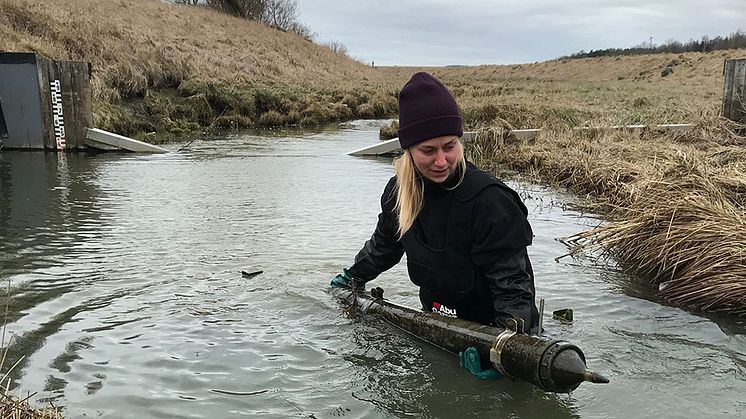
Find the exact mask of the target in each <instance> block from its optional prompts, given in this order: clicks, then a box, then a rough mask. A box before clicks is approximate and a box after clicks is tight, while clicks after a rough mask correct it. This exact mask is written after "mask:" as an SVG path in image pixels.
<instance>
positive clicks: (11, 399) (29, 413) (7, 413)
mask: <svg viewBox="0 0 746 419" xmlns="http://www.w3.org/2000/svg"><path fill="white" fill-rule="evenodd" d="M0 396H1V397H0V418H3V419H63V416H62V415H61V414H60V413H59V411H58V410H57V408H55V407H53V406H50V407H46V408H43V409H37V408H34V407H32V406H31V405H29V404H28V398H25V399H21V398H18V397H16V396H13V395H11V394H9V393H8V392H7V391H5V392H3V393H1V394H0Z"/></svg>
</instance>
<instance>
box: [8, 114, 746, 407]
mask: <svg viewBox="0 0 746 419" xmlns="http://www.w3.org/2000/svg"><path fill="white" fill-rule="evenodd" d="M377 126H378V124H376V123H374V122H359V123H351V124H346V125H343V126H341V127H335V128H333V129H332V128H330V129H326V130H323V131H320V132H290V131H288V132H276V133H253V134H252V133H247V134H240V135H239V134H230V135H227V136H223V137H219V138H205V139H202V140H200V141H196V142H195V143H193V144H191V145H190V146H189V147H188V148H187V149H186V150H184V151H180V152H173V153H169V154H166V155H159V156H135V155H126V154H125V155H115V154H101V155H66V156H62V157H57V156H56V155H54V154H44V153H15V152H9V151H7V150H6V151H2V152H1V153H0V187H1V188H2V195H1V196H0V199H1V201H0V263H1V265H0V282H1V283H2V284H4V287H3V288H7V291H5V292H3V295H6V294H9V298H6V300H7V301H8V319H7V332H6V334H5V343H4V346H6V347H8V348H9V352H8V357H7V359H6V360H5V366H4V367H3V370H4V371H5V370H7V369H8V367H10V366H11V365H13V364H14V363H16V361H19V360H20V361H19V362H18V365H17V366H16V367H15V369H14V370H13V371H12V372H11V374H10V375H11V377H13V380H14V383H15V385H16V389H15V391H17V392H23V393H26V392H36V395H35V396H33V397H32V400H33V401H34V402H35V403H39V404H43V403H44V402H46V401H49V400H53V401H54V403H55V404H56V405H59V406H61V407H62V408H63V409H64V413H65V414H66V415H67V416H68V417H83V416H85V417H99V416H101V417H116V418H120V417H127V418H130V417H131V418H143V417H154V418H201V417H241V416H247V415H254V416H258V417H278V418H280V417H316V418H321V417H408V416H413V417H520V418H546V417H552V418H555V417H587V418H622V417H734V416H738V415H744V414H746V396H745V394H746V326H744V324H743V322H740V321H738V320H736V319H733V318H727V317H725V318H724V317H712V316H711V317H704V316H701V315H698V314H696V313H689V312H687V311H684V310H681V309H678V308H675V307H670V306H668V305H666V304H665V303H662V302H660V301H657V300H656V299H655V297H654V296H653V295H651V294H650V293H649V292H648V291H647V288H646V287H645V286H642V285H637V284H636V281H635V279H634V278H630V277H628V276H625V275H624V274H622V273H620V272H619V271H618V270H617V269H616V268H615V267H614V266H610V265H609V264H608V263H601V262H600V261H598V260H597V259H596V258H595V257H594V255H585V256H582V257H576V258H572V257H564V258H560V259H559V260H558V261H557V260H556V258H558V257H560V256H562V255H563V254H565V253H566V252H567V249H566V248H565V247H564V245H562V244H561V243H560V242H558V241H557V240H555V239H556V238H557V237H563V236H567V235H570V234H573V233H576V232H579V231H581V230H583V229H585V228H588V227H589V226H592V225H595V224H596V223H598V221H597V220H596V219H594V218H593V217H590V216H587V215H583V214H579V213H577V212H574V211H571V210H568V209H567V204H568V203H569V202H570V201H571V197H569V196H566V195H563V194H562V193H561V192H558V191H555V190H548V189H545V188H542V187H540V186H537V185H533V184H530V183H524V182H518V181H515V180H510V181H509V183H510V184H512V185H513V186H514V187H515V188H516V189H518V190H519V191H521V194H522V195H523V197H524V199H525V200H526V204H527V206H528V208H529V210H530V212H531V215H530V216H531V222H532V225H533V227H534V231H535V234H536V239H535V242H534V245H533V246H532V247H531V248H530V255H531V258H532V261H533V264H534V269H535V271H536V277H537V292H538V294H539V296H540V297H543V298H544V299H546V307H547V312H551V311H552V310H556V309H559V308H565V307H571V308H573V309H574V310H575V321H574V322H573V323H571V324H560V323H559V322H557V321H553V320H552V319H551V317H550V316H546V317H545V327H546V328H547V329H548V330H549V333H550V334H552V335H554V336H557V337H562V338H565V339H567V340H569V341H571V342H573V343H575V344H577V345H578V346H580V347H581V348H582V349H583V350H584V351H585V353H586V356H587V357H588V364H589V365H590V366H591V367H592V368H593V369H595V370H597V371H599V372H600V373H602V374H605V375H606V376H607V377H609V378H610V379H611V383H610V384H608V385H588V384H584V385H582V386H581V387H580V388H579V389H577V390H576V391H575V392H574V393H573V394H572V395H551V394H544V393H543V392H540V391H538V390H535V389H533V388H532V387H530V386H528V385H525V384H521V383H513V382H511V381H509V380H499V381H492V382H481V381H478V380H476V379H475V378H473V377H471V376H470V375H469V374H467V373H465V372H464V371H463V370H461V369H460V368H459V366H458V362H457V359H456V358H455V357H454V356H453V355H451V354H448V353H445V352H443V351H441V350H439V349H437V348H433V347H430V346H428V345H427V344H424V343H422V342H419V341H417V340H414V339H412V338H411V337H409V336H406V335H403V334H401V333H399V332H397V331H394V330H391V329H390V328H389V327H387V326H386V325H385V324H383V323H381V322H379V321H376V320H375V319H366V320H358V321H352V320H350V319H348V318H345V317H344V316H343V315H342V314H341V311H340V309H339V307H338V305H337V304H336V303H335V302H334V301H333V300H332V299H331V298H330V296H329V295H328V294H326V293H325V292H324V288H325V287H326V285H327V283H328V281H329V279H330V278H331V277H332V276H333V275H334V274H335V273H336V272H338V271H339V270H340V269H341V268H342V267H344V266H347V265H349V263H350V262H351V259H352V257H353V256H354V254H355V253H356V252H357V250H358V249H359V247H360V246H361V245H362V243H363V242H364V240H365V239H366V238H367V237H368V236H369V235H370V233H371V231H372V228H373V226H374V223H375V217H376V215H377V212H378V200H379V196H380V193H381V190H382V188H383V186H384V184H385V183H386V181H387V179H388V178H389V177H390V176H391V174H392V168H391V164H390V160H388V159H382V158H380V159H379V158H376V159H363V158H353V157H349V156H347V155H345V153H344V152H345V151H348V150H352V149H356V148H359V147H361V146H364V145H368V144H371V143H374V142H375V141H377ZM180 146H181V144H175V145H173V146H172V147H171V148H172V149H173V150H177V149H178V148H179V147H180ZM247 268H255V269H261V270H263V271H264V273H263V274H261V275H259V276H256V277H254V278H243V277H242V276H241V275H240V271H241V270H242V269H247ZM375 284H376V285H379V286H382V287H384V288H385V289H386V292H387V295H388V296H389V298H390V299H392V300H393V301H395V302H397V303H400V304H406V305H410V306H416V305H417V297H416V290H415V288H414V286H413V285H411V284H410V283H409V282H408V280H407V278H406V273H405V269H404V266H403V265H399V266H397V267H395V268H394V269H392V270H391V271H389V272H387V273H385V274H383V275H382V276H381V277H380V278H379V279H378V280H376V282H375Z"/></svg>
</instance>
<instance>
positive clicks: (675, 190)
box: [468, 115, 746, 315]
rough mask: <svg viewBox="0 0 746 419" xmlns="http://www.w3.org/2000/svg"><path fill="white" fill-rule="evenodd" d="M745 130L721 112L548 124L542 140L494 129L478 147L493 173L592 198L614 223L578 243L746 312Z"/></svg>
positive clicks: (683, 295)
mask: <svg viewBox="0 0 746 419" xmlns="http://www.w3.org/2000/svg"><path fill="white" fill-rule="evenodd" d="M737 128H739V127H738V126H735V124H733V123H732V122H730V121H726V120H722V119H719V118H718V117H717V116H714V115H711V116H709V117H708V118H706V119H701V120H700V121H698V126H697V128H696V129H694V130H692V131H689V132H685V133H657V132H645V133H643V134H642V135H640V134H639V133H631V132H624V131H606V132H600V131H599V132H587V131H577V130H569V129H567V130H547V131H546V132H542V134H541V135H540V136H539V138H538V139H537V140H536V141H535V142H533V143H526V142H515V141H514V142H510V141H509V140H506V137H505V133H506V130H500V129H491V130H484V131H481V132H479V133H478V135H477V138H476V140H475V143H474V144H473V145H471V146H469V147H468V151H469V154H470V156H471V158H472V159H473V160H475V161H477V162H479V163H481V164H482V165H484V166H487V167H488V168H491V169H492V170H498V169H506V168H507V169H513V170H518V171H521V172H524V173H530V174H533V175H534V176H536V177H537V178H540V179H543V180H545V181H547V182H550V183H553V184H556V185H562V186H565V187H567V188H568V189H570V190H572V191H574V192H576V193H577V194H579V195H580V196H587V197H588V198H591V199H589V200H588V201H587V204H588V205H589V206H590V207H591V208H592V209H593V210H595V211H598V212H601V213H604V214H607V215H608V217H609V219H610V222H609V223H608V224H605V225H603V226H601V227H599V228H596V229H593V230H591V231H587V232H582V233H579V234H578V235H576V236H574V237H572V238H570V239H569V241H570V242H572V243H575V244H577V245H578V246H580V247H585V246H594V245H600V246H602V247H603V248H604V249H606V251H607V253H608V255H610V256H613V257H615V258H616V259H617V260H618V261H620V262H621V263H622V265H623V266H625V267H627V268H628V269H629V270H630V271H632V272H634V273H636V274H638V275H640V276H642V277H645V278H648V279H649V280H650V281H651V283H652V284H653V285H654V286H656V287H657V288H658V289H659V291H660V295H661V296H662V297H663V298H665V299H667V300H669V301H671V302H674V303H676V304H679V305H682V306H687V307H691V308H693V309H697V310H704V311H720V312H728V313H733V314H737V315H746V308H745V307H746V304H745V303H746V236H745V235H744V234H743V232H744V231H746V159H745V157H746V152H745V151H744V145H746V138H744V137H742V136H739V135H737V134H736V131H737V130H736V129H737ZM574 251H577V249H574Z"/></svg>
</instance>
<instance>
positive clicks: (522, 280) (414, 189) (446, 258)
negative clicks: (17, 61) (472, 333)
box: [331, 73, 538, 333]
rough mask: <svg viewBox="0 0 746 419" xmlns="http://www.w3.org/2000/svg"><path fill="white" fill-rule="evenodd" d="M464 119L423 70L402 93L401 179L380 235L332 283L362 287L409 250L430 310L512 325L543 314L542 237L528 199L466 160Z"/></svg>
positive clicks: (389, 193)
mask: <svg viewBox="0 0 746 419" xmlns="http://www.w3.org/2000/svg"><path fill="white" fill-rule="evenodd" d="M462 135H463V130H462V127H461V116H460V115H459V111H458V107H457V105H456V101H455V99H454V98H453V96H452V95H451V93H450V92H449V91H448V89H446V87H445V86H443V84H442V83H441V82H440V81H439V80H438V79H436V78H435V77H434V76H432V75H430V74H427V73H416V74H414V75H413V76H412V78H411V79H410V80H409V81H408V82H407V84H406V85H404V87H403V88H402V90H401V92H400V93H399V142H400V143H401V147H402V149H403V150H404V153H403V155H402V156H400V157H398V158H397V159H396V160H395V163H394V165H395V171H396V175H395V176H394V177H393V178H391V180H389V182H388V184H387V185H386V187H385V189H384V191H383V196H382V197H381V214H380V215H379V216H378V224H377V226H376V230H375V232H374V233H373V236H372V237H371V238H370V240H368V241H367V242H366V243H365V245H364V246H363V248H362V249H361V250H360V252H359V253H358V254H357V256H356V257H355V263H354V264H353V265H352V266H351V267H350V268H348V269H345V270H343V272H342V273H340V274H339V275H337V276H336V277H335V278H334V279H332V283H331V285H332V286H351V285H352V282H353V281H354V283H355V285H356V286H358V287H364V286H365V283H366V282H368V281H370V280H372V279H374V278H376V277H377V276H378V275H379V274H380V273H381V272H383V271H386V270H388V269H390V268H391V267H392V266H394V265H396V264H397V263H398V262H399V261H400V260H401V257H402V256H403V254H404V253H405V252H406V253H407V268H408V271H409V277H410V279H411V281H412V282H413V283H414V284H415V285H418V286H419V287H420V292H419V294H420V301H421V302H422V307H423V309H424V310H427V311H433V312H436V313H439V314H441V315H444V316H451V317H459V318H463V319H466V320H471V321H474V322H478V323H482V324H485V325H492V326H497V327H504V326H505V323H506V321H507V320H508V319H510V318H521V319H523V321H524V324H525V328H526V332H531V333H535V332H536V331H537V327H538V326H537V324H538V311H537V310H536V305H535V302H534V295H535V291H534V277H533V272H532V270H531V263H530V262H529V259H528V253H527V251H526V247H527V246H528V245H530V244H531V240H532V237H533V235H532V232H531V226H530V225H529V223H528V221H527V219H526V214H527V210H526V207H525V206H524V205H523V203H522V202H521V200H520V198H519V197H518V194H517V193H516V192H515V191H513V190H512V189H510V188H509V187H508V186H506V185H505V184H504V183H502V182H500V181H498V180H496V179H495V178H494V177H492V176H491V175H489V174H488V173H486V172H483V171H481V170H479V169H477V168H476V167H475V166H474V165H473V164H471V163H468V162H466V160H465V159H464V149H463V147H462V145H461V142H460V137H461V136H462Z"/></svg>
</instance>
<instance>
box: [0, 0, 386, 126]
mask: <svg viewBox="0 0 746 419" xmlns="http://www.w3.org/2000/svg"><path fill="white" fill-rule="evenodd" d="M0 50H6V51H35V52H38V53H41V54H44V55H46V56H48V57H50V58H54V59H68V60H81V61H88V62H91V63H92V64H93V80H92V83H93V95H94V123H95V125H96V126H97V127H99V128H103V129H109V130H113V131H115V132H118V133H121V134H125V135H138V134H139V135H142V134H144V133H148V132H157V133H159V134H162V135H163V134H168V133H173V134H179V133H181V132H183V131H185V130H194V129H197V128H200V127H207V126H220V127H236V128H246V127H254V126H260V127H272V126H283V125H305V126H313V125H319V124H323V123H327V122H330V121H336V120H349V119H353V118H379V117H384V116H389V115H393V114H394V113H395V110H396V96H395V95H396V91H395V88H394V87H392V86H390V85H389V84H387V83H386V81H385V80H384V79H383V78H382V77H381V76H380V75H379V73H378V72H376V71H375V70H374V69H372V68H371V67H368V66H366V65H363V64H361V63H359V62H357V61H354V60H352V59H350V58H349V57H347V56H345V55H343V54H338V53H334V52H333V51H331V50H330V49H329V48H328V47H326V46H321V45H316V44H313V43H311V42H308V41H307V40H305V39H303V38H301V37H299V36H296V35H293V34H290V33H284V32H282V31H279V30H276V29H271V28H269V27H267V26H264V25H262V24H260V23H257V22H252V21H247V20H244V19H238V18H233V17H230V16H227V15H224V14H220V13H217V12H214V11H212V10H208V9H204V8H198V7H187V6H176V5H171V4H165V3H162V2H160V1H157V0H128V1H116V2H99V1H94V0H59V1H54V2H53V1H31V0H0Z"/></svg>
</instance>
